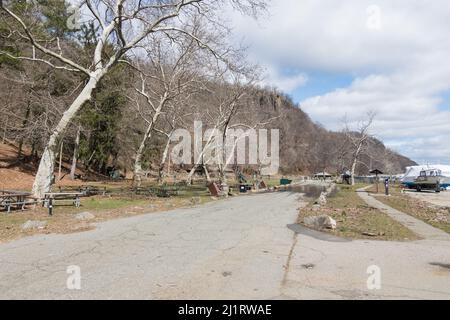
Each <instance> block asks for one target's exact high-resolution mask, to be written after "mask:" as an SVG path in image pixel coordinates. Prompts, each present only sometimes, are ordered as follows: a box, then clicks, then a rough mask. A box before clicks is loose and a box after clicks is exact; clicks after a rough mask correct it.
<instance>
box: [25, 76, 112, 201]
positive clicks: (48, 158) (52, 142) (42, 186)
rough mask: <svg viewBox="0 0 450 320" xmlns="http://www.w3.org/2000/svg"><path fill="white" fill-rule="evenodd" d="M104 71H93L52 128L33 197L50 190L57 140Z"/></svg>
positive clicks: (89, 96)
mask: <svg viewBox="0 0 450 320" xmlns="http://www.w3.org/2000/svg"><path fill="white" fill-rule="evenodd" d="M105 73H106V70H102V72H94V73H93V75H92V76H91V78H90V79H89V81H88V83H87V84H86V86H85V87H84V88H83V90H82V91H81V93H80V94H79V95H78V97H77V98H76V99H75V101H74V102H73V103H72V105H71V106H70V108H69V109H68V110H67V111H66V112H64V115H63V116H62V118H61V120H60V121H59V123H58V125H57V126H56V128H55V129H54V130H53V133H52V135H51V136H50V139H49V141H48V143H47V146H46V147H45V150H44V152H43V154H42V157H41V161H40V163H39V169H38V171H37V174H36V177H35V180H34V184H33V195H34V197H36V198H39V199H42V198H44V195H45V193H47V192H50V190H51V181H52V176H53V174H54V169H55V151H56V150H55V149H56V147H57V146H58V140H59V139H60V137H61V135H62V134H63V133H64V131H65V130H66V128H67V126H68V125H69V123H70V122H71V121H72V119H73V118H74V117H75V115H76V114H77V112H78V110H80V108H81V107H82V106H83V104H84V103H85V102H87V101H89V100H90V99H91V97H92V91H93V90H94V89H95V88H96V86H97V84H98V82H99V81H100V79H101V78H102V77H103V75H104V74H105Z"/></svg>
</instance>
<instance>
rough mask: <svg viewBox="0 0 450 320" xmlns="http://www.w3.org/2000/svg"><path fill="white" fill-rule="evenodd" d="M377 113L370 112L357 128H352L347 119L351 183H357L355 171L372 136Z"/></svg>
mask: <svg viewBox="0 0 450 320" xmlns="http://www.w3.org/2000/svg"><path fill="white" fill-rule="evenodd" d="M375 116H376V114H375V113H374V112H368V113H367V116H366V119H364V120H361V121H359V122H358V124H357V127H356V129H353V130H352V129H351V128H350V125H349V123H348V121H347V120H344V122H345V128H344V134H345V137H346V141H347V143H348V144H349V147H350V148H351V149H350V153H351V165H350V172H351V176H352V177H351V183H352V185H355V172H356V168H357V165H358V162H359V161H360V158H361V156H362V155H363V154H364V153H365V151H366V149H367V145H368V142H369V140H370V139H371V138H372V135H371V133H370V129H371V127H372V124H373V121H374V118H375Z"/></svg>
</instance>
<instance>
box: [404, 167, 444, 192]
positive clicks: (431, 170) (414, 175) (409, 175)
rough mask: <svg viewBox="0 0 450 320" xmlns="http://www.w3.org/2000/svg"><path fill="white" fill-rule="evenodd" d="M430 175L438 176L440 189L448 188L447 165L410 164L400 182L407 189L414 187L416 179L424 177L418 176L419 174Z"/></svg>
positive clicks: (415, 186) (430, 177)
mask: <svg viewBox="0 0 450 320" xmlns="http://www.w3.org/2000/svg"><path fill="white" fill-rule="evenodd" d="M424 173H425V176H429V178H428V180H429V179H433V178H432V177H433V176H434V177H436V176H439V182H440V187H441V189H442V190H450V166H447V165H423V166H412V167H407V168H406V173H405V174H404V175H403V177H402V179H401V182H402V184H403V185H404V186H405V187H407V188H409V189H416V188H417V182H418V180H421V179H422V180H423V179H425V178H419V177H420V176H424Z"/></svg>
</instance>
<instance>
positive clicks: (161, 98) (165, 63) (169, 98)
mask: <svg viewBox="0 0 450 320" xmlns="http://www.w3.org/2000/svg"><path fill="white" fill-rule="evenodd" d="M146 51H147V56H146V58H147V60H148V61H149V62H148V63H146V64H145V65H144V66H142V67H140V70H141V72H140V79H141V84H140V87H139V88H136V89H135V91H136V94H137V97H136V98H135V99H134V101H135V105H136V109H137V111H138V113H139V115H140V116H141V117H142V119H143V120H144V121H145V123H146V130H145V134H144V135H143V136H142V139H141V143H140V145H139V148H138V149H137V151H136V156H135V162H134V168H133V181H134V185H135V186H140V184H141V180H142V158H143V155H144V151H145V149H146V146H147V143H148V141H149V140H150V139H151V138H152V134H153V132H154V129H155V127H156V125H157V123H158V121H159V120H160V117H161V116H162V115H164V114H166V109H167V108H168V107H169V106H170V105H171V104H173V103H182V102H181V101H183V100H188V99H189V97H190V96H191V94H192V93H194V92H196V91H198V88H199V87H200V86H202V84H201V82H200V80H199V79H200V74H199V71H200V70H201V64H202V62H201V58H202V56H201V55H200V54H201V53H202V49H201V48H200V47H199V46H198V45H197V43H196V42H195V41H194V40H193V39H192V38H191V37H185V36H179V37H177V38H171V39H167V38H163V39H162V40H154V41H152V42H151V44H150V45H149V47H146ZM142 70H144V71H143V72H142ZM171 111H172V112H177V111H180V110H176V109H175V108H172V110H171ZM174 119H176V115H173V117H172V122H171V125H173V122H174V121H175V120H174Z"/></svg>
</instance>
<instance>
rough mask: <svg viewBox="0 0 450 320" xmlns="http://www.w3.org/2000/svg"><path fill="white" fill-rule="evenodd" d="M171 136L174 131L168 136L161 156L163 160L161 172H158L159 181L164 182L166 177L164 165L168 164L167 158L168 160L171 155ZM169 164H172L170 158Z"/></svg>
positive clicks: (160, 166) (160, 165)
mask: <svg viewBox="0 0 450 320" xmlns="http://www.w3.org/2000/svg"><path fill="white" fill-rule="evenodd" d="M171 136H172V133H171V134H169V135H168V137H167V142H166V146H165V148H164V152H163V155H162V158H161V162H160V164H159V173H158V175H159V182H162V181H163V178H164V166H165V165H166V160H167V157H168V155H169V150H170V138H171ZM169 166H170V158H169Z"/></svg>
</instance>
